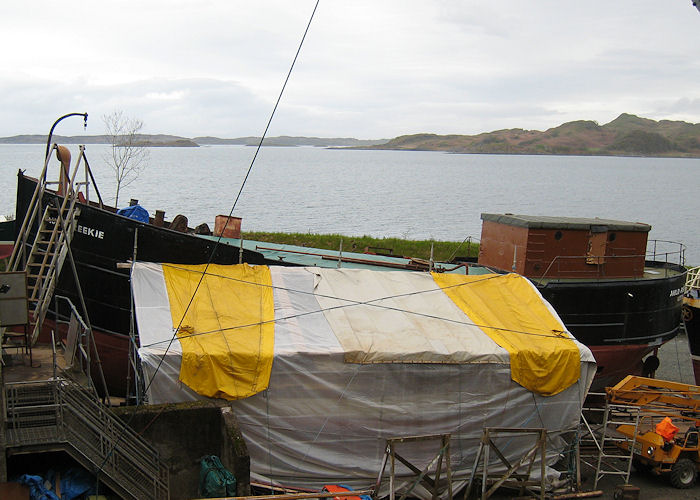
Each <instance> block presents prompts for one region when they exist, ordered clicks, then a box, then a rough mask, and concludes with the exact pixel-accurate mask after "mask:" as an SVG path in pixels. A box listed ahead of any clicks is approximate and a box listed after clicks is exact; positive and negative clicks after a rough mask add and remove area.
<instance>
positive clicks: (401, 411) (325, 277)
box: [132, 263, 595, 495]
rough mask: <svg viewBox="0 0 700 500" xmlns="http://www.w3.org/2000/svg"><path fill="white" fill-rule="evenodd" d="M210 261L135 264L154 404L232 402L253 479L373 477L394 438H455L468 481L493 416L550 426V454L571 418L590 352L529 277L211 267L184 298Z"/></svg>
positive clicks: (520, 446)
mask: <svg viewBox="0 0 700 500" xmlns="http://www.w3.org/2000/svg"><path fill="white" fill-rule="evenodd" d="M201 269H202V268H201V267H198V266H181V265H169V264H147V263H137V264H135V266H134V271H133V274H132V286H133V291H134V300H135V306H136V317H137V321H138V329H139V337H140V344H141V348H140V349H139V355H140V357H141V361H142V366H143V370H144V374H145V378H146V384H147V385H148V387H149V389H148V400H149V402H150V403H154V404H156V403H165V402H180V401H193V400H197V399H202V398H203V396H202V394H206V395H216V396H219V397H226V398H229V399H233V401H232V402H231V405H232V407H233V408H234V410H235V412H236V416H237V419H238V422H239V425H240V427H241V430H242V432H243V435H244V437H245V438H246V444H247V446H248V450H249V453H250V457H251V473H252V477H253V478H255V479H257V480H272V481H279V482H282V483H284V482H286V481H287V480H289V478H294V482H295V484H296V485H299V486H307V487H317V486H318V487H320V486H322V485H323V484H327V483H329V482H331V483H336V482H338V481H339V479H341V478H342V481H341V482H343V483H344V484H350V485H351V486H354V487H360V486H365V485H366V484H370V483H373V482H374V481H375V480H376V475H377V473H378V470H379V467H380V465H381V460H382V455H383V452H384V447H385V439H387V438H390V437H397V436H410V435H434V434H441V433H450V434H451V435H452V443H451V453H452V456H451V463H452V468H453V477H454V480H455V481H456V482H457V483H459V482H460V481H463V480H464V479H465V477H466V475H467V471H468V470H470V469H471V467H472V465H473V461H474V453H475V452H476V450H477V449H478V444H479V439H480V437H481V431H482V429H483V427H485V426H491V427H543V428H546V429H547V430H548V433H549V434H548V448H547V453H548V454H547V463H548V464H551V463H553V462H554V461H556V459H557V454H558V453H559V452H560V451H561V450H562V449H563V447H564V444H565V442H564V440H563V438H562V434H563V433H564V432H565V431H566V430H567V429H571V428H575V426H576V425H577V424H578V419H579V414H580V409H581V404H582V402H583V399H584V398H585V395H586V392H587V390H588V387H589V386H590V382H591V380H592V378H593V375H594V373H595V362H594V359H593V356H592V355H591V353H590V350H588V348H586V347H585V346H583V345H581V344H580V343H578V342H577V341H575V340H573V339H572V338H571V336H570V335H569V334H568V333H566V332H565V331H564V328H563V326H562V323H561V321H560V319H559V318H558V316H557V315H556V313H555V312H554V311H553V310H552V309H551V307H550V306H549V305H548V304H547V303H546V302H545V301H544V300H543V299H542V297H541V296H540V295H539V293H538V292H537V290H536V288H535V287H533V286H532V285H531V284H530V283H529V282H528V281H527V280H525V279H524V278H521V277H519V276H515V275H505V276H500V275H483V276H464V275H462V276H454V277H453V276H448V275H431V274H427V273H417V272H402V271H368V270H353V269H320V268H292V267H269V268H268V267H265V266H256V267H250V266H247V265H241V266H210V267H209V270H208V274H210V275H211V276H207V277H206V278H204V281H203V282H202V283H203V284H206V285H203V286H200V288H199V290H198V291H197V294H196V295H195V298H194V299H193V300H192V304H191V305H189V308H188V304H189V302H190V298H188V295H189V294H191V292H192V290H194V289H195V288H196V286H197V283H198V281H199V280H200V279H201V276H202V275H201ZM210 279H211V281H210ZM203 288H204V291H203ZM270 292H271V293H270ZM270 299H271V300H272V301H271V302H270ZM188 309H189V310H188ZM184 310H188V312H187V314H186V315H184V319H182V317H183V311H184ZM270 327H271V329H270ZM210 338H211V340H209V339H210ZM207 355H209V357H212V356H213V357H216V358H217V360H216V361H213V360H207V359H206V358H207ZM270 360H271V363H272V364H271V367H270V364H269V361H270ZM190 365H191V366H190ZM211 371H214V372H216V373H208V372H211ZM231 379H233V380H231ZM528 386H529V387H528ZM263 389H264V390H263ZM256 391H263V392H259V393H257V394H253V395H251V396H248V397H245V396H246V395H247V394H252V393H255V392H256ZM530 445H531V443H530V441H528V440H524V441H523V440H520V439H518V438H514V439H513V440H512V441H511V442H510V445H509V447H508V451H507V453H506V455H507V457H508V458H509V459H512V460H513V461H516V460H517V459H518V458H520V456H522V455H523V454H524V453H526V452H527V450H528V449H529V446H530ZM431 446H433V444H425V445H416V448H415V449H413V450H406V451H405V453H406V455H408V456H406V455H403V453H402V455H403V456H405V457H406V458H408V459H409V460H411V459H414V460H415V461H416V463H419V462H420V461H421V460H424V459H425V456H428V455H429V454H430V453H433V454H434V453H435V451H436V450H434V449H432V447H431ZM324 481H325V482H324ZM399 482H401V479H400V478H399ZM416 494H417V495H420V493H416Z"/></svg>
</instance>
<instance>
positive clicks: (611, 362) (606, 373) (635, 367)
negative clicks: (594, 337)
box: [588, 344, 659, 392]
mask: <svg viewBox="0 0 700 500" xmlns="http://www.w3.org/2000/svg"><path fill="white" fill-rule="evenodd" d="M588 348H589V349H590V350H591V352H592V353H593V356H594V357H595V360H596V363H597V364H598V370H597V371H596V375H595V378H594V379H593V384H592V385H591V392H605V388H606V387H612V386H614V385H615V384H617V383H618V382H619V381H620V380H622V379H623V378H625V377H626V376H627V375H642V374H643V373H642V368H643V366H644V362H643V358H644V357H645V356H646V355H648V354H649V353H651V352H653V351H654V350H655V349H658V348H659V346H658V345H649V344H625V345H619V346H601V345H593V346H590V345H589V346H588Z"/></svg>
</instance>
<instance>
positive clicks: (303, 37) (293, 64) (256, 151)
mask: <svg viewBox="0 0 700 500" xmlns="http://www.w3.org/2000/svg"><path fill="white" fill-rule="evenodd" d="M320 1H321V0H316V4H315V5H314V9H313V11H312V12H311V16H310V17H309V22H308V23H307V24H306V29H305V30H304V34H303V35H302V37H301V41H300V42H299V46H298V47H297V51H296V54H294V59H293V60H292V64H291V66H290V67H289V71H288V72H287V77H286V78H285V80H284V83H283V84H282V89H281V90H280V93H279V95H278V96H277V101H276V102H275V106H274V107H273V108H272V113H270V118H269V119H268V120H267V125H266V126H265V130H264V131H263V133H262V136H261V137H260V141H259V142H258V146H257V147H256V148H255V154H254V155H253V159H252V160H251V162H250V165H249V166H248V171H247V172H246V174H245V177H244V178H243V182H242V183H241V187H240V189H239V190H238V194H237V195H236V199H235V200H234V201H233V205H232V206H231V210H230V211H229V213H228V218H227V220H230V219H231V217H232V216H233V211H234V209H235V208H236V205H237V204H238V200H239V199H240V197H241V194H242V193H243V188H244V187H245V184H246V182H247V181H248V177H249V176H250V172H251V171H252V170H253V165H254V164H255V160H256V159H257V157H258V153H259V152H260V149H261V148H262V145H263V141H264V140H265V137H266V136H267V132H268V130H269V129H270V125H271V124H272V119H273V118H274V116H275V113H276V112H277V108H278V106H279V103H280V101H281V100H282V96H283V95H284V91H285V89H286V88H287V83H288V82H289V79H290V77H291V76H292V71H293V70H294V66H295V64H296V62H297V59H298V58H299V54H300V52H301V48H302V46H303V45H304V40H305V39H306V35H307V33H308V32H309V28H310V27H311V22H312V21H313V19H314V15H315V14H316V10H317V9H318V4H319V2H320ZM222 237H223V232H222V233H221V234H220V235H219V236H218V238H217V239H216V242H215V243H214V248H213V249H212V251H211V254H210V256H209V260H208V262H207V264H206V266H205V267H204V271H202V276H201V277H200V278H199V282H198V283H197V286H196V287H195V289H194V292H192V296H191V297H190V301H189V303H188V304H187V307H186V308H185V311H184V312H183V313H182V318H180V322H179V323H178V326H177V328H176V329H175V333H173V335H172V337H171V338H170V342H169V343H168V346H167V348H166V349H165V352H164V353H163V355H162V356H161V358H160V361H159V363H158V366H157V367H156V369H155V371H154V372H153V375H152V376H151V379H150V380H149V381H148V384H147V385H146V388H145V389H144V393H145V392H147V391H148V389H149V388H150V387H151V384H152V383H153V379H154V378H155V377H156V375H157V374H158V372H159V370H160V367H161V365H162V364H163V361H164V360H165V356H166V355H167V354H168V351H169V350H170V348H171V347H172V344H173V342H174V341H175V338H176V337H177V331H178V330H179V329H180V327H181V326H182V322H183V321H184V320H185V316H186V315H187V312H188V311H189V309H190V307H191V306H192V302H193V301H194V298H195V296H196V295H197V291H198V290H199V287H200V286H201V285H202V281H204V276H206V274H207V270H208V269H209V266H210V265H211V263H212V261H213V260H214V254H215V253H216V249H217V248H218V247H219V245H220V244H221V238H222ZM242 251H243V249H242V248H241V249H240V250H239V252H242Z"/></svg>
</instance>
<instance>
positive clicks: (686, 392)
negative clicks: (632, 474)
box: [606, 375, 700, 488]
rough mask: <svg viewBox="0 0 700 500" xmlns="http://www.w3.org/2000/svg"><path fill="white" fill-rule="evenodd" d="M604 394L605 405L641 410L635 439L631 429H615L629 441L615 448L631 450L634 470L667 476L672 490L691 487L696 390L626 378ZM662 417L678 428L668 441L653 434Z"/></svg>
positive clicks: (698, 456)
mask: <svg viewBox="0 0 700 500" xmlns="http://www.w3.org/2000/svg"><path fill="white" fill-rule="evenodd" d="M606 391H607V394H608V400H609V402H611V403H615V404H625V405H630V406H637V407H639V408H640V409H641V410H642V419H641V421H640V424H639V426H638V428H637V432H636V435H635V426H634V425H628V424H623V425H620V426H618V427H617V431H618V432H619V433H620V434H622V435H624V436H625V437H627V438H628V439H629V441H622V442H620V443H618V446H619V447H620V448H622V449H624V450H625V451H628V452H629V450H630V447H631V446H633V447H634V448H633V449H634V451H633V464H634V466H635V468H636V469H637V470H649V471H651V472H653V473H655V474H668V475H669V479H670V481H671V484H672V485H673V486H674V487H676V488H690V487H692V486H693V485H694V484H695V480H696V478H697V475H698V468H699V467H700V448H699V445H698V435H699V431H698V428H697V427H696V425H700V387H699V386H696V385H688V384H682V383H679V382H670V381H666V380H658V379H651V378H645V377H636V376H632V375H630V376H628V377H626V378H625V379H623V380H622V381H621V382H620V383H619V384H617V385H616V386H614V387H608V388H607V389H606ZM664 417H669V418H670V419H671V420H672V422H673V424H675V425H676V426H677V427H678V432H677V433H676V434H675V435H674V436H673V437H670V439H668V440H667V439H665V438H664V437H662V436H661V435H660V434H659V433H657V432H656V424H657V423H659V422H660V421H661V420H662V419H663V418H664ZM696 422H697V424H696Z"/></svg>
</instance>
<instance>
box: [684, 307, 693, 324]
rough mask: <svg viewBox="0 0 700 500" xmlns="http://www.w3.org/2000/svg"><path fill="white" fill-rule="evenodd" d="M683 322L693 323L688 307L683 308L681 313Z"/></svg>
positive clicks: (691, 311)
mask: <svg viewBox="0 0 700 500" xmlns="http://www.w3.org/2000/svg"><path fill="white" fill-rule="evenodd" d="M681 316H682V318H683V321H684V322H686V323H690V322H691V321H693V310H692V309H691V308H690V307H688V306H683V312H682V313H681Z"/></svg>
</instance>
